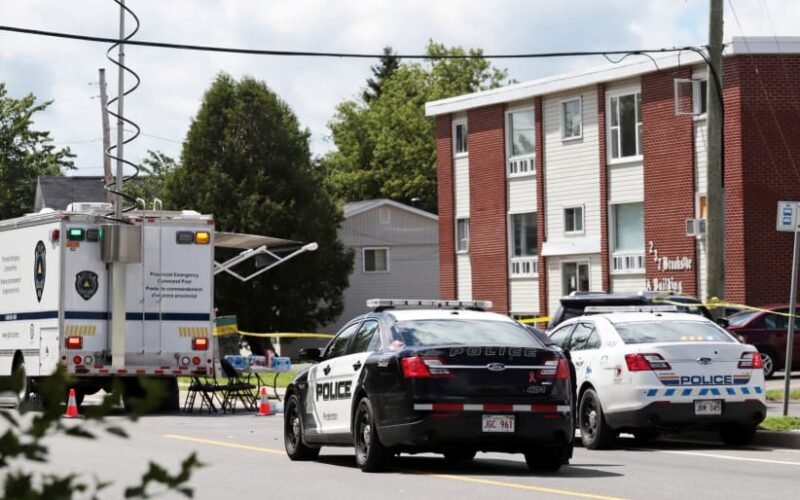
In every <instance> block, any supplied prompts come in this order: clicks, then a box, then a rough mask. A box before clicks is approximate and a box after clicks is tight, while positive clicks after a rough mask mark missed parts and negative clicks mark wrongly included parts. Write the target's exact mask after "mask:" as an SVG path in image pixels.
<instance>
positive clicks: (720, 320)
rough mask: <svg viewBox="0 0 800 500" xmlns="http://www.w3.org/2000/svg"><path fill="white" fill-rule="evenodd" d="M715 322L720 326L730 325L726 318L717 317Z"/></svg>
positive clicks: (726, 326)
mask: <svg viewBox="0 0 800 500" xmlns="http://www.w3.org/2000/svg"><path fill="white" fill-rule="evenodd" d="M717 324H718V325H719V326H721V327H722V328H728V327H729V326H731V322H730V321H728V318H717Z"/></svg>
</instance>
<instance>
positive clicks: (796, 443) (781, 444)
mask: <svg viewBox="0 0 800 500" xmlns="http://www.w3.org/2000/svg"><path fill="white" fill-rule="evenodd" d="M666 439H669V440H673V441H703V442H707V443H714V444H722V441H721V440H720V438H719V435H718V434H717V433H716V432H713V431H694V432H683V433H680V434H673V435H671V436H667V437H666ZM750 446H765V447H770V448H791V449H796V450H800V431H785V432H784V431H765V430H758V432H756V436H755V439H753V442H752V443H750Z"/></svg>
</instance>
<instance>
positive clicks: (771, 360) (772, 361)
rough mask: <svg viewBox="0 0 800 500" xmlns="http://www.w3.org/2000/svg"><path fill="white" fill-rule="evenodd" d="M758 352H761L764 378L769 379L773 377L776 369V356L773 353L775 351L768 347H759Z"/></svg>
mask: <svg viewBox="0 0 800 500" xmlns="http://www.w3.org/2000/svg"><path fill="white" fill-rule="evenodd" d="M758 352H759V353H760V354H761V362H762V363H763V364H764V378H765V379H770V378H772V377H774V376H775V371H776V369H777V366H776V363H777V359H778V357H777V356H776V355H775V351H773V350H772V349H770V348H769V347H759V348H758Z"/></svg>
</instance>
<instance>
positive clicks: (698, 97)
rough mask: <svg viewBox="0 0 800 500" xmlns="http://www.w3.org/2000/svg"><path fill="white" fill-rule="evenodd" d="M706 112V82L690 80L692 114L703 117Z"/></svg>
mask: <svg viewBox="0 0 800 500" xmlns="http://www.w3.org/2000/svg"><path fill="white" fill-rule="evenodd" d="M706 111H708V80H692V112H693V113H694V114H695V115H696V116H698V115H704V114H706Z"/></svg>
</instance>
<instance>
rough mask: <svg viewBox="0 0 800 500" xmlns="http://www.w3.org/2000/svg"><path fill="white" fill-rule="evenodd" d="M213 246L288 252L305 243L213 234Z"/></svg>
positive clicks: (246, 235) (250, 235)
mask: <svg viewBox="0 0 800 500" xmlns="http://www.w3.org/2000/svg"><path fill="white" fill-rule="evenodd" d="M214 239H215V241H214V246H216V247H220V248H238V249H240V250H252V249H254V248H260V247H266V248H268V249H270V250H284V249H286V250H288V249H290V248H297V247H301V246H303V245H304V244H305V243H303V242H301V241H295V240H284V239H282V238H274V237H272V236H260V235H257V234H245V233H225V232H217V233H214Z"/></svg>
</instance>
